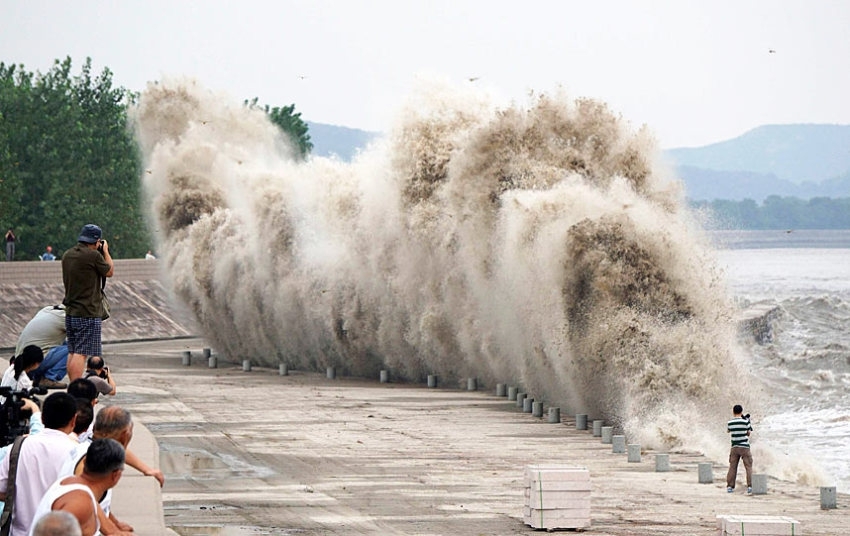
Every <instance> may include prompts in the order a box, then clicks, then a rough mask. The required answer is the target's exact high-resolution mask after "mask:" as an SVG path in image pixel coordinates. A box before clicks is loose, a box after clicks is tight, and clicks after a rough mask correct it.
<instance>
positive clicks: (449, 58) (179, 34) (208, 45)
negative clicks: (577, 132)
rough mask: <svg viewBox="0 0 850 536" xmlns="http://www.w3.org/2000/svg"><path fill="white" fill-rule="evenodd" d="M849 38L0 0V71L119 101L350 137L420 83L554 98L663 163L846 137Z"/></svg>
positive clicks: (351, 11) (808, 19)
mask: <svg viewBox="0 0 850 536" xmlns="http://www.w3.org/2000/svg"><path fill="white" fill-rule="evenodd" d="M849 32H850V1H847V0H834V1H833V0H800V1H789V0H772V1H754V0H743V1H740V0H739V1H729V2H724V1H714V2H707V1H685V0H670V1H666V0H665V1H662V0H658V1H655V0H642V1H632V2H627V1H609V2H605V1H596V0H581V1H569V0H561V1H546V2H534V1H531V0H526V1H523V2H519V1H507V0H481V1H479V0H467V1H464V0H450V1H442V0H428V1H411V0H387V1H377V0H376V1H357V0H323V1H298V2H296V1H286V0H279V1H274V0H267V1H255V0H242V1H238V2H237V1H232V2H228V1H224V0H204V1H194V2H188V1H178V0H145V1H137V0H121V1H118V0H114V1H99V2H98V1H88V0H77V1H74V2H66V1H60V0H56V1H47V0H25V1H24V0H0V61H3V62H5V63H7V64H8V63H23V64H24V66H25V67H26V68H27V69H28V70H31V71H36V70H38V71H42V72H44V71H45V70H47V69H49V68H50V66H51V64H52V62H53V60H54V59H56V58H64V57H65V56H71V58H72V59H73V60H74V63H75V70H74V72H75V73H77V72H79V66H80V64H81V63H82V62H83V61H84V59H85V57H86V56H90V57H91V58H92V60H93V63H94V66H95V68H96V69H97V70H98V71H100V70H101V69H102V68H103V67H104V66H108V67H109V68H110V69H111V70H112V71H113V73H114V80H115V82H116V83H117V84H119V85H122V86H124V87H127V88H129V89H132V90H136V91H141V90H143V89H144V87H145V84H146V82H148V81H153V80H157V79H160V78H162V77H163V76H165V75H188V76H193V77H195V78H197V79H198V80H199V81H200V82H201V83H202V84H203V85H205V86H207V87H209V88H210V89H214V90H217V91H225V92H227V93H229V94H231V95H233V97H234V98H237V99H239V100H242V99H245V98H252V97H259V102H260V103H261V104H263V103H267V104H271V105H273V106H276V105H287V104H290V103H295V106H296V111H300V112H301V113H302V117H303V118H304V119H307V120H309V121H316V122H321V123H331V124H337V125H344V126H349V127H354V128H362V129H366V130H385V129H387V128H388V126H389V125H390V123H391V120H392V117H393V114H394V111H395V110H396V109H397V107H398V106H399V105H400V103H401V102H402V101H403V99H404V97H405V95H407V94H408V93H409V92H410V88H411V87H412V86H413V84H414V83H415V80H416V79H417V77H418V76H422V75H438V76H444V77H446V78H447V79H449V80H451V81H454V82H456V83H458V84H463V83H466V84H468V83H474V84H479V85H482V86H484V87H486V88H487V89H489V90H492V91H493V92H495V94H496V95H498V96H499V97H500V98H503V99H505V101H506V102H509V101H511V100H515V101H519V102H525V101H526V96H527V94H528V92H529V91H530V90H534V91H535V92H541V91H550V90H553V89H556V88H558V87H563V88H564V89H565V90H566V91H567V92H568V94H569V95H571V96H575V97H579V96H586V97H594V98H597V99H599V100H603V101H605V102H607V103H608V104H609V105H610V107H611V108H612V109H614V110H615V111H617V112H619V113H621V114H622V115H623V117H625V118H626V119H628V120H629V121H630V122H631V123H632V124H633V125H635V126H640V125H641V124H647V125H648V126H649V127H650V128H651V129H652V130H653V131H654V132H655V134H656V136H657V138H658V139H659V142H660V143H661V145H662V146H663V147H665V148H669V147H680V146H697V145H704V144H708V143H713V142H716V141H721V140H724V139H728V138H732V137H735V136H738V135H740V134H742V133H744V132H745V131H747V130H749V129H751V128H754V127H756V126H759V125H762V124H776V123H841V124H850V69H848V64H850V38H848V33H849ZM771 51H775V52H771ZM474 77H478V80H476V81H475V82H469V80H468V79H469V78H474Z"/></svg>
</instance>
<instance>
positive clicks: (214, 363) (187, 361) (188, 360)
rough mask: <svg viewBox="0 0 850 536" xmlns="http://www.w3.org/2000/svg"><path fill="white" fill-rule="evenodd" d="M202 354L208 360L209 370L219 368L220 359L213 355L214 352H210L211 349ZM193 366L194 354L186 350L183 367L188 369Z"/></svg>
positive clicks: (206, 349)
mask: <svg viewBox="0 0 850 536" xmlns="http://www.w3.org/2000/svg"><path fill="white" fill-rule="evenodd" d="M202 353H203V356H204V359H206V360H207V364H208V366H209V368H216V367H218V357H216V356H214V355H213V353H212V350H210V349H209V348H204V349H203V352H202ZM191 365H192V352H191V351H190V350H184V351H183V366H184V367H188V366H191Z"/></svg>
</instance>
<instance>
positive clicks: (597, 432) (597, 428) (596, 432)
mask: <svg viewBox="0 0 850 536" xmlns="http://www.w3.org/2000/svg"><path fill="white" fill-rule="evenodd" d="M604 422H605V421H603V420H601V419H597V420H594V421H593V437H601V436H602V424H603V423H604Z"/></svg>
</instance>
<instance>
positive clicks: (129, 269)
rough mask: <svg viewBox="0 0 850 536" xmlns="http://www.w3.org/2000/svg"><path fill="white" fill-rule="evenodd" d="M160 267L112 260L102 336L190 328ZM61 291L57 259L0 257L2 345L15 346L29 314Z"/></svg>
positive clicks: (186, 332) (134, 336)
mask: <svg viewBox="0 0 850 536" xmlns="http://www.w3.org/2000/svg"><path fill="white" fill-rule="evenodd" d="M159 270H160V262H159V261H156V260H154V261H146V260H143V259H126V260H116V261H115V277H113V278H111V279H109V280H108V282H107V285H106V293H107V295H108V296H109V302H110V306H111V311H112V316H111V318H109V320H107V321H105V322H104V323H103V341H104V342H117V341H129V340H140V339H172V338H177V337H186V336H190V335H193V334H194V333H193V331H194V325H193V323H192V321H191V319H190V316H189V315H188V314H186V312H185V311H182V310H180V309H179V308H177V307H175V306H174V305H173V300H171V299H170V296H169V293H168V291H167V290H166V288H165V287H164V286H163V284H162V282H161V281H162V277H161V274H160V271H159ZM64 294H65V290H64V287H63V285H62V266H61V263H59V262H2V263H0V348H2V349H8V348H14V347H15V344H16V343H17V339H18V334H19V333H20V332H21V330H22V329H23V328H24V326H26V324H27V322H29V321H30V319H31V318H32V317H33V315H35V313H36V312H38V310H39V309H41V308H42V307H45V306H47V305H53V304H56V303H60V302H61V301H62V297H63V296H64Z"/></svg>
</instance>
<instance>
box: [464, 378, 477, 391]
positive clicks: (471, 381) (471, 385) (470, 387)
mask: <svg viewBox="0 0 850 536" xmlns="http://www.w3.org/2000/svg"><path fill="white" fill-rule="evenodd" d="M466 390H467V391H477V390H478V379H477V378H467V380H466Z"/></svg>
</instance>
